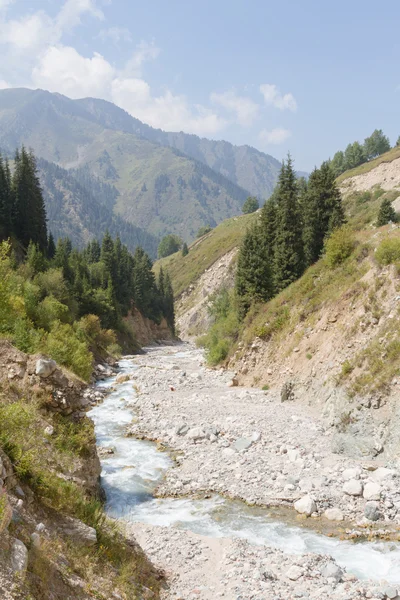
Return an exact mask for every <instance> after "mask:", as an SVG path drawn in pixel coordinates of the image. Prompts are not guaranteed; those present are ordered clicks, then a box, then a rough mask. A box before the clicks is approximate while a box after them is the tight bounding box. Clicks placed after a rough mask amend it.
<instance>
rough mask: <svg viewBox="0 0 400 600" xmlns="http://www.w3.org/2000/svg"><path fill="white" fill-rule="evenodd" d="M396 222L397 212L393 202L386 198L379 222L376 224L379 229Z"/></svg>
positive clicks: (381, 208) (379, 214) (380, 211)
mask: <svg viewBox="0 0 400 600" xmlns="http://www.w3.org/2000/svg"><path fill="white" fill-rule="evenodd" d="M395 221H396V212H395V210H394V208H393V206H392V203H391V201H390V200H389V199H388V198H384V199H383V200H382V202H381V206H380V208H379V213H378V220H377V222H376V225H377V227H382V226H383V225H387V224H388V223H389V222H392V223H394V222H395Z"/></svg>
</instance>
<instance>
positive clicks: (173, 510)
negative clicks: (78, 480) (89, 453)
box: [89, 353, 400, 583]
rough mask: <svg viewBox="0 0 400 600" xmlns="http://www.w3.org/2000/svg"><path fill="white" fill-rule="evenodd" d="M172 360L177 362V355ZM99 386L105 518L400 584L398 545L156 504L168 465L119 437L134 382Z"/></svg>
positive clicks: (129, 366) (222, 507)
mask: <svg viewBox="0 0 400 600" xmlns="http://www.w3.org/2000/svg"><path fill="white" fill-rule="evenodd" d="M174 359H175V360H179V353H175V354H174ZM119 365H120V372H121V373H131V372H133V371H134V369H135V361H134V359H123V360H121V361H120V363H119ZM99 386H101V387H113V388H114V391H111V393H110V394H109V395H108V396H107V397H106V398H105V400H104V402H103V403H102V404H100V405H98V406H96V407H95V408H93V409H92V410H91V411H90V413H89V416H90V417H91V418H92V419H93V421H94V423H95V430H96V437H97V444H98V446H102V447H111V448H113V449H114V453H113V454H107V455H105V456H104V457H102V458H101V464H102V475H101V483H102V486H103V488H104V490H105V493H106V498H107V511H108V514H109V515H110V516H112V517H115V518H121V519H126V520H128V521H132V522H142V523H147V524H149V525H160V526H168V527H179V528H184V529H188V530H191V531H193V532H195V533H200V534H202V535H204V536H209V537H227V538H233V537H240V538H244V539H246V540H247V541H248V542H250V543H252V544H264V545H267V546H272V547H276V548H279V549H281V550H283V551H284V552H287V553H290V554H302V553H307V552H312V553H317V554H327V555H330V556H332V557H333V558H334V559H335V560H336V561H337V563H338V564H339V565H341V566H342V567H346V568H347V570H348V571H349V572H351V573H353V574H354V575H356V576H357V577H359V578H361V579H372V580H382V579H384V580H386V581H388V582H390V583H400V544H395V543H389V542H385V543H375V542H374V543H371V542H370V543H368V542H362V543H361V542H360V543H356V544H354V543H351V542H348V541H340V540H338V539H335V538H329V537H325V536H323V535H319V534H316V533H313V532H311V531H309V530H307V529H302V528H300V527H295V526H289V525H286V524H284V523H282V522H279V521H276V520H274V519H272V518H271V517H269V516H268V511H267V510H262V509H257V508H249V507H247V506H246V505H245V504H242V503H240V502H232V501H228V500H225V499H224V498H221V497H218V496H215V497H213V498H211V499H208V500H192V499H156V498H154V497H153V496H152V492H153V490H154V489H155V487H156V486H157V484H158V482H159V481H160V479H161V478H162V476H163V473H164V472H165V471H166V470H167V469H168V468H169V467H170V466H171V465H172V461H171V460H170V459H169V457H168V455H167V454H166V453H162V452H159V451H158V450H157V448H156V445H155V444H153V443H150V442H145V441H139V440H136V439H134V438H132V437H125V436H124V430H125V427H126V426H127V425H129V423H130V422H131V421H132V418H133V416H134V411H135V398H136V392H135V391H134V389H133V387H132V381H128V382H127V383H123V384H120V385H117V384H116V383H115V378H110V379H109V380H107V381H105V382H101V383H100V384H99Z"/></svg>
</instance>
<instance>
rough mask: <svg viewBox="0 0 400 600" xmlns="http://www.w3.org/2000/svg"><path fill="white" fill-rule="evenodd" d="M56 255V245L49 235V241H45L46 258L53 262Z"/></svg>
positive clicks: (51, 235) (50, 234)
mask: <svg viewBox="0 0 400 600" xmlns="http://www.w3.org/2000/svg"><path fill="white" fill-rule="evenodd" d="M55 255H56V244H55V242H54V237H53V234H52V233H51V231H50V233H49V239H48V240H47V258H49V259H50V260H53V258H54V257H55Z"/></svg>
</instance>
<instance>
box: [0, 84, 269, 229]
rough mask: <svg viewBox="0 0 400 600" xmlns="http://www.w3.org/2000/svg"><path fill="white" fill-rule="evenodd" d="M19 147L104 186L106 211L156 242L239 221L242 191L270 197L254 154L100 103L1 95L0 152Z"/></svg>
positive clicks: (37, 93)
mask: <svg viewBox="0 0 400 600" xmlns="http://www.w3.org/2000/svg"><path fill="white" fill-rule="evenodd" d="M22 143H23V144H25V145H27V146H28V147H31V148H33V150H34V151H35V153H36V154H37V155H38V156H40V157H41V158H43V159H45V160H46V161H48V162H53V163H56V164H57V165H58V166H60V167H62V168H63V169H67V170H76V169H82V168H83V167H84V168H85V169H87V172H88V173H89V174H90V175H91V176H95V178H97V179H99V180H100V181H101V182H103V183H107V184H108V185H111V186H112V187H113V188H115V190H117V195H116V196H115V203H114V204H113V206H112V210H113V212H114V213H115V214H117V215H119V216H120V217H121V218H122V219H124V220H125V221H129V222H131V223H132V224H134V225H135V226H137V227H140V228H142V229H145V230H147V231H148V232H150V233H151V234H153V235H155V236H157V237H160V236H161V235H164V234H165V233H171V232H173V233H177V234H178V235H181V236H182V237H183V238H185V239H187V240H191V239H193V238H194V237H195V234H196V232H197V230H198V228H199V227H200V226H202V225H205V224H209V225H211V226H215V225H217V224H218V223H219V222H221V221H222V220H224V219H226V218H229V217H233V216H235V215H237V214H240V212H241V207H242V205H243V202H244V200H245V199H246V197H247V195H248V194H249V193H250V192H251V193H254V194H257V195H259V196H260V197H261V198H264V197H267V196H268V195H269V194H270V192H271V191H272V188H273V186H274V184H275V182H276V178H277V173H278V169H279V162H278V161H276V160H275V159H273V158H272V157H269V156H267V155H265V154H263V153H261V152H258V151H257V150H255V149H254V148H250V147H248V146H241V147H235V146H232V144H229V143H228V142H214V141H210V140H205V139H200V138H198V137H197V136H192V135H187V134H183V133H176V134H173V133H165V132H162V131H160V130H155V129H152V128H151V127H149V126H147V125H144V124H143V123H141V122H140V121H138V120H137V119H134V118H133V117H131V116H130V115H129V114H128V113H126V112H125V111H123V110H121V109H120V108H118V107H116V106H115V105H113V104H111V103H109V102H106V101H103V100H96V99H83V100H70V99H69V98H66V97H65V96H62V95H60V94H52V93H50V92H46V91H43V90H27V89H7V90H1V91H0V147H1V148H3V149H4V150H6V151H8V152H13V150H14V149H15V147H16V146H19V145H21V144H22ZM48 195H49V194H48ZM50 224H51V223H50Z"/></svg>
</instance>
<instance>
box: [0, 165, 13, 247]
mask: <svg viewBox="0 0 400 600" xmlns="http://www.w3.org/2000/svg"><path fill="white" fill-rule="evenodd" d="M11 215H12V196H11V185H10V169H9V166H8V163H7V162H6V163H4V162H3V158H2V156H1V155H0V239H2V240H4V239H7V238H8V237H9V236H10V235H11V233H12V227H11Z"/></svg>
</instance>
